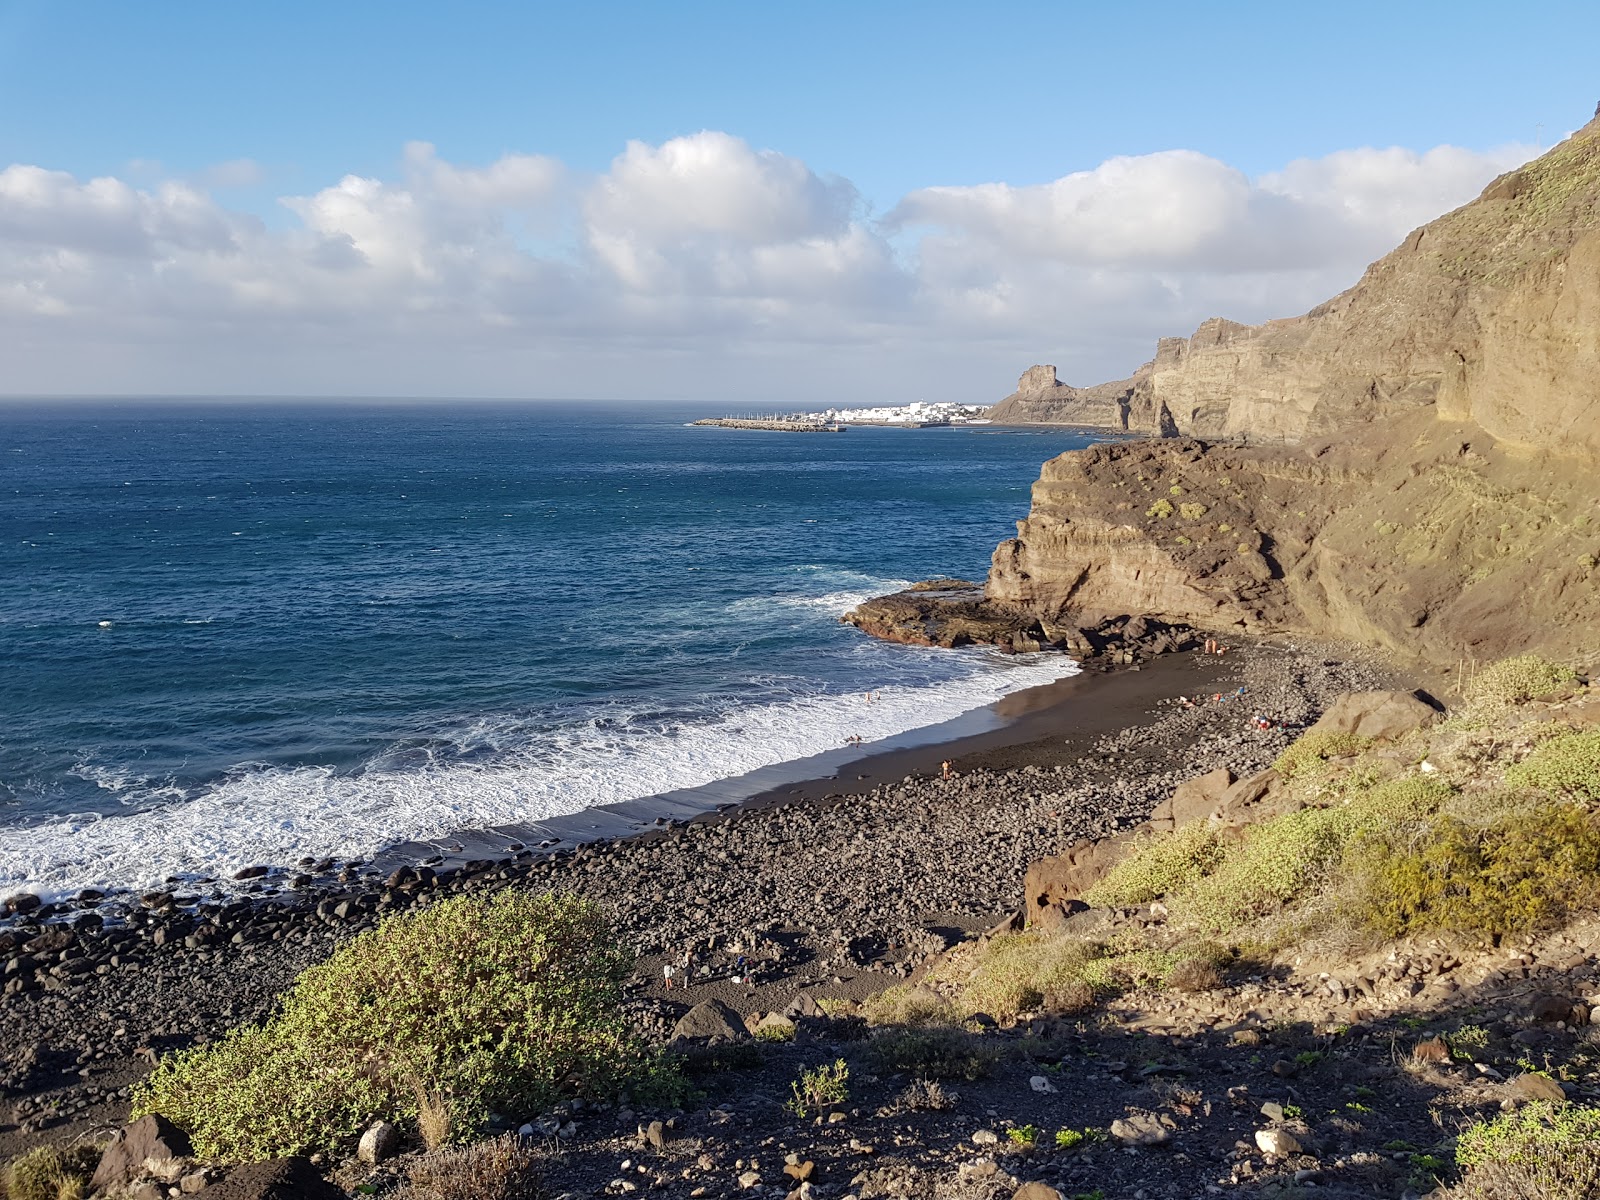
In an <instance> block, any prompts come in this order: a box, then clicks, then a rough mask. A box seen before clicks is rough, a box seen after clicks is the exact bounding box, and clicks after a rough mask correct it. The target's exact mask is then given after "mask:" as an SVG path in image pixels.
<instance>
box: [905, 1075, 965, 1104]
mask: <svg viewBox="0 0 1600 1200" xmlns="http://www.w3.org/2000/svg"><path fill="white" fill-rule="evenodd" d="M960 1100H961V1097H960V1095H959V1094H958V1093H956V1092H952V1091H950V1090H948V1089H947V1088H945V1087H944V1086H943V1085H942V1084H941V1083H940V1082H939V1081H938V1080H937V1079H914V1080H912V1081H911V1084H910V1085H909V1086H908V1087H907V1088H906V1090H905V1091H903V1092H901V1093H900V1095H898V1096H897V1097H895V1104H896V1105H897V1106H898V1107H900V1108H903V1109H906V1110H907V1111H909V1112H948V1111H949V1110H950V1109H952V1108H954V1107H955V1106H956V1105H957V1104H958V1103H960Z"/></svg>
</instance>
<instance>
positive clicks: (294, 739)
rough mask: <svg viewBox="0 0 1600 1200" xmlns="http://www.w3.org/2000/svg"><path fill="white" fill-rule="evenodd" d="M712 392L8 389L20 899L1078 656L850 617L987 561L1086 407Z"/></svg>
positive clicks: (652, 782) (726, 750)
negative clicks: (878, 638) (910, 412)
mask: <svg viewBox="0 0 1600 1200" xmlns="http://www.w3.org/2000/svg"><path fill="white" fill-rule="evenodd" d="M704 415H707V410H706V409H704V408H703V407H701V408H696V407H694V406H684V405H679V406H670V405H657V406H649V407H646V406H642V405H635V406H617V405H609V406H608V405H598V404H585V405H581V406H579V405H571V404H566V405H563V404H553V403H552V404H534V403H527V404H510V403H506V404H487V403H465V402H462V403H451V404H443V403H440V404H426V405H424V404H392V403H391V404H380V403H375V402H345V403H340V404H333V403H328V404H322V405H312V404H297V403H277V404H242V403H237V402H235V403H227V404H224V403H220V402H219V403H185V404H170V403H169V404H158V403H152V402H132V401H129V402H122V403H118V404H115V405H93V406H91V405H84V404H74V405H65V406H62V405H56V406H48V405H42V404H41V405H34V406H30V405H25V404H14V405H11V406H6V407H0V512H3V521H0V584H3V587H0V894H3V893H4V891H6V890H9V889H15V888H18V887H32V888H36V889H41V890H44V891H47V892H57V891H61V890H65V889H70V888H77V887H83V886H101V887H104V886H108V885H109V886H117V887H138V886H143V885H145V884H148V883H150V882H152V881H155V880H158V879H161V878H164V877H166V876H169V875H173V874H181V875H201V874H220V873H226V872H229V871H231V870H234V869H237V868H238V867H240V866H243V865H247V864H252V863H257V862H269V863H293V862H294V861H296V860H298V859H299V858H301V857H302V856H308V855H309V856H316V857H321V856H324V855H353V854H365V853H370V852H373V851H375V850H377V849H380V848H381V847H383V846H385V845H390V844H394V843H396V842H400V841H404V840H407V839H411V838H418V837H437V836H441V835H444V834H447V833H449V832H450V831H452V830H457V829H462V828H473V827H482V826H485V825H492V824H504V823H510V822H515V821H526V820H534V819H539V818H544V817H549V816H554V815H558V814H563V813H571V812H575V811H578V810H581V809H583V808H586V807H589V806H592V805H596V804H603V803H607V802H610V801H617V800H625V799H630V798H634V797H639V796H648V795H653V794H657V793H660V792H663V791H668V790H671V789H676V788H684V787H693V786H698V785H702V784H705V783H708V782H711V781H714V780H717V779H723V778H727V777H730V776H735V775H739V774H742V773H744V772H748V771H751V770H753V769H756V768H760V767H764V766H767V765H769V764H772V763H778V762H784V761H788V760H793V759H797V758H802V757H805V756H808V755H812V754H816V753H819V752H822V751H826V750H830V749H832V748H836V747H838V746H840V745H841V744H842V743H843V741H844V739H845V738H847V737H850V736H852V735H859V736H861V737H863V738H864V739H866V741H867V743H871V742H872V741H874V740H876V739H881V738H886V737H890V736H893V735H896V734H901V733H903V732H904V731H906V730H908V729H912V728H915V727H919V726H925V725H928V724H931V723H934V722H937V721H940V720H944V719H947V718H949V717H953V716H955V715H957V714H959V713H961V712H964V711H967V710H970V709H973V708H976V707H980V706H982V705H985V704H987V703H989V702H991V701H993V700H995V699H997V698H999V697H1000V696H1002V695H1004V694H1006V693H1008V692H1011V691H1014V690H1017V689H1019V688H1022V687H1026V686H1031V685H1034V684H1038V683H1042V682H1047V681H1049V680H1051V679H1055V678H1058V677H1060V676H1061V675H1062V674H1065V673H1067V672H1068V671H1070V670H1071V667H1070V664H1069V663H1068V662H1067V660H1065V659H1063V658H1060V657H1049V658H1031V659H1030V658H1005V657H1002V656H1000V655H998V654H995V653H992V652H988V651H971V652H955V653H951V652H940V651H930V650H922V649H917V648H911V647H904V646H890V645H885V644H881V643H878V642H874V641H872V640H870V639H867V638H865V637H863V636H862V635H860V634H859V633H857V632H856V631H855V630H853V629H851V628H849V627H847V626H843V625H840V624H839V623H838V617H839V615H840V614H842V613H843V612H844V611H845V610H846V609H848V608H849V607H851V606H852V605H853V604H855V603H856V602H858V601H860V600H861V599H864V598H866V597H867V596H870V595H874V594H878V593H881V592H884V591H887V590H892V589H894V588H896V587H898V586H900V585H902V584H903V583H904V582H906V581H907V580H910V579H915V578H922V577H926V576H929V575H933V574H951V575H958V576H964V577H968V578H973V577H981V576H982V573H983V572H984V571H985V570H986V568H987V561H988V556H989V554H990V552H991V551H992V549H993V547H994V545H995V543H996V542H997V541H998V540H1000V539H1001V538H1003V537H1005V536H1007V535H1008V534H1010V533H1011V532H1012V522H1013V521H1014V520H1016V519H1017V518H1019V517H1021V516H1023V515H1024V514H1025V513H1026V510H1027V506H1028V489H1029V486H1030V484H1031V483H1032V481H1033V479H1034V478H1035V477H1036V475H1037V472H1038V467H1039V464H1040V463H1041V462H1042V461H1043V460H1044V459H1046V458H1049V457H1051V456H1052V455H1054V454H1057V453H1060V452H1061V451H1063V450H1067V449H1072V448H1075V447H1078V446H1082V445H1084V444H1086V440H1087V439H1086V438H1085V437H1084V436H1083V435H1081V434H1074V433H1071V432H1068V431H1062V430H1018V429H1005V428H1000V427H992V426H974V427H962V428H952V429H931V430H899V429H875V428H857V429H853V430H851V431H850V432H848V433H845V434H840V435H800V434H777V433H759V432H745V431H735V430H723V429H711V428H690V427H688V426H687V425H686V422H687V421H689V420H692V419H693V418H695V417H697V416H704ZM868 690H872V691H876V692H879V693H880V698H879V700H878V701H877V702H876V703H873V704H870V705H869V704H865V703H864V702H863V697H862V694H863V693H864V692H866V691H868Z"/></svg>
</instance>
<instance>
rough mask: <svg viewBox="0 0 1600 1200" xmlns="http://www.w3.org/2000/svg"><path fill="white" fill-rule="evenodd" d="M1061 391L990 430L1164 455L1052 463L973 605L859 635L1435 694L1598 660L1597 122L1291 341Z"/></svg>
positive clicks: (1189, 344)
mask: <svg viewBox="0 0 1600 1200" xmlns="http://www.w3.org/2000/svg"><path fill="white" fill-rule="evenodd" d="M1054 380H1055V372H1054V368H1034V369H1032V370H1030V371H1029V372H1028V373H1027V374H1026V375H1024V376H1023V380H1022V383H1023V387H1022V388H1021V389H1020V390H1019V392H1018V393H1017V394H1016V395H1014V396H1012V397H1010V398H1008V400H1007V401H1006V402H1004V404H1002V405H1001V406H1000V407H999V408H997V409H996V410H995V412H996V415H997V416H999V417H1000V418H1002V419H1005V420H1013V421H1017V420H1049V421H1055V420H1075V421H1086V420H1096V421H1097V422H1098V423H1099V424H1101V425H1104V426H1107V427H1110V428H1117V429H1122V428H1127V429H1133V430H1142V431H1144V432H1147V433H1152V434H1160V435H1164V436H1162V437H1159V438H1155V439H1150V440H1146V441H1144V442H1141V443H1136V444H1107V445H1101V446H1097V447H1093V448H1091V449H1088V450H1082V451H1074V452H1071V453H1068V454H1065V455H1062V456H1060V457H1059V458H1056V459H1054V460H1052V461H1050V462H1048V463H1046V464H1045V465H1044V468H1043V470H1042V472H1041V474H1040V478H1039V481H1038V483H1037V484H1035V486H1034V489H1033V500H1032V508H1031V510H1030V512H1029V514H1028V516H1027V519H1026V520H1023V521H1021V522H1019V523H1018V527H1017V536H1016V538H1014V539H1011V540H1009V541H1006V542H1004V543H1002V544H1001V545H1000V547H999V548H998V549H997V550H996V551H995V555H994V561H993V564H992V567H991V570H990V573H989V577H988V580H987V583H986V586H985V589H984V593H983V595H982V596H981V597H979V596H974V595H972V594H961V595H952V596H951V597H949V603H948V604H947V605H945V606H944V608H943V610H942V611H941V609H940V605H939V604H938V603H930V600H929V598H928V597H926V596H924V597H921V598H919V599H918V600H917V601H916V604H917V607H918V608H919V609H920V612H919V613H918V614H917V620H916V621H915V622H912V621H911V620H909V619H908V613H909V609H908V603H909V598H908V597H907V596H905V595H902V596H899V597H893V598H888V599H886V600H884V601H873V602H869V603H868V604H867V605H863V606H862V607H861V608H859V609H858V610H857V611H856V612H855V613H853V614H852V615H851V617H850V620H851V621H852V622H853V623H855V624H857V625H859V626H860V627H862V628H863V629H866V630H868V631H869V632H874V633H877V634H878V635H879V636H887V637H901V640H910V641H924V642H929V643H932V644H944V643H945V642H946V641H947V640H948V636H947V635H946V633H945V632H944V631H945V630H946V629H947V628H948V629H952V630H953V632H954V634H955V636H956V637H957V638H958V639H968V640H977V641H991V642H995V643H997V644H1000V645H1013V646H1015V647H1017V648H1021V647H1022V646H1024V645H1026V644H1028V643H1030V642H1040V643H1054V644H1056V645H1061V646H1064V647H1071V648H1074V649H1077V648H1078V647H1077V644H1076V642H1081V640H1082V637H1081V635H1080V634H1079V633H1078V632H1077V631H1080V630H1083V629H1085V628H1089V627H1093V626H1095V625H1097V624H1098V623H1101V622H1104V621H1105V620H1106V619H1108V618H1114V617H1118V616H1122V617H1126V616H1130V615H1132V616H1139V617H1144V618H1148V619H1150V620H1153V621H1159V622H1163V623H1167V624H1175V625H1188V626H1194V627H1197V628H1201V629H1210V630H1219V631H1226V630H1238V631H1242V632H1246V633H1250V634H1263V633H1271V632H1284V631H1292V632H1296V633H1303V634H1304V633H1309V634H1314V635H1319V636H1334V637H1346V638H1352V639H1355V640H1358V641H1361V642H1364V643H1367V644H1369V645H1377V646H1383V647H1385V648H1387V649H1388V650H1390V651H1392V652H1394V653H1396V654H1399V655H1401V656H1403V657H1404V658H1407V659H1409V660H1410V661H1412V662H1414V663H1419V664H1424V663H1425V664H1429V665H1430V667H1431V669H1434V670H1439V671H1443V670H1445V669H1451V670H1454V669H1457V668H1458V667H1459V666H1460V665H1461V664H1469V663H1471V662H1472V661H1475V660H1490V659H1494V658H1498V657H1501V656H1503V655H1506V654H1509V653H1515V652H1518V651H1523V650H1539V651H1543V652H1546V653H1549V654H1552V655H1555V656H1557V657H1562V658H1566V659H1571V660H1574V661H1592V656H1593V655H1595V654H1596V653H1597V650H1596V647H1595V645H1594V639H1593V635H1592V632H1593V629H1594V628H1595V625H1596V621H1597V620H1600V570H1597V567H1596V562H1597V560H1600V492H1597V490H1596V488H1595V487H1594V471H1595V469H1596V465H1597V463H1600V119H1597V120H1596V121H1594V122H1591V123H1590V124H1589V125H1587V126H1585V127H1584V128H1583V129H1581V130H1579V131H1578V132H1577V133H1575V134H1574V135H1573V136H1572V137H1571V138H1569V139H1568V140H1567V141H1565V142H1563V143H1562V144H1561V145H1560V146H1558V147H1556V148H1555V149H1553V150H1551V151H1550V152H1549V153H1548V154H1546V155H1544V156H1543V157H1542V158H1539V159H1537V160H1535V161H1534V162H1532V163H1529V164H1528V165H1527V166H1524V167H1522V168H1521V169H1520V170H1517V171H1514V172H1511V173H1510V174H1508V175H1505V176H1502V177H1501V178H1500V179H1498V180H1496V181H1495V182H1494V183H1493V184H1491V185H1490V186H1489V187H1488V188H1487V189H1486V190H1485V191H1484V193H1483V195H1482V196H1480V197H1479V198H1478V199H1477V200H1475V201H1473V202H1472V203H1471V204H1468V205H1466V206H1464V207H1463V208H1460V209H1458V210H1456V211H1455V212H1453V213H1450V214H1448V215H1446V216H1444V217H1441V218H1440V219H1439V220H1438V221H1435V222H1433V223H1432V224H1430V225H1427V226H1425V227H1423V228H1422V229H1419V230H1417V231H1416V232H1414V233H1413V234H1412V235H1411V236H1410V237H1408V238H1407V239H1406V241H1405V243H1404V244H1403V245H1402V246H1401V247H1399V248H1398V249H1397V250H1395V251H1394V252H1393V253H1392V254H1390V255H1388V256H1387V257H1385V258H1383V259H1381V260H1380V261H1379V262H1377V263H1375V264H1373V266H1372V267H1371V268H1369V269H1368V271H1367V273H1366V275H1365V276H1364V277H1363V278H1362V280H1361V282H1360V283H1358V284H1357V285H1356V286H1355V287H1353V288H1351V289H1350V290H1349V291H1347V292H1345V293H1344V294H1342V295H1340V296H1338V297H1335V298H1334V299H1333V300H1330V301H1329V302H1328V303H1326V304H1324V305H1322V306H1320V307H1319V308H1317V309H1315V310H1313V311H1312V312H1310V313H1308V314H1306V315H1305V316H1303V317H1297V318H1293V319H1291V320H1285V321H1274V322H1269V323H1268V324H1266V325H1262V326H1255V327H1249V326H1243V325H1237V324H1234V323H1231V322H1227V321H1220V320H1218V321H1210V322H1207V323H1206V324H1205V325H1204V326H1202V327H1201V329H1200V330H1199V331H1198V332H1197V333H1196V334H1195V336H1194V337H1193V338H1190V339H1187V340H1185V339H1168V340H1167V341H1164V342H1163V343H1162V345H1161V349H1160V351H1159V353H1158V354H1157V356H1156V358H1155V360H1154V361H1153V362H1151V363H1149V364H1146V365H1145V366H1144V367H1142V368H1140V370H1139V372H1138V373H1137V374H1136V375H1135V376H1134V377H1133V378H1132V379H1130V380H1127V381H1123V382H1122V383H1120V384H1116V385H1111V384H1107V385H1101V386H1100V387H1098V388H1094V389H1086V390H1078V389H1073V388H1069V387H1065V386H1064V385H1056V386H1054V387H1051V386H1048V385H1052V384H1054ZM1091 398H1092V402H1091ZM1097 412H1098V413H1099V414H1100V416H1099V417H1098V418H1097V417H1096V416H1095V414H1096V413H1097ZM905 634H909V635H910V636H902V635H905ZM1075 639H1076V641H1075Z"/></svg>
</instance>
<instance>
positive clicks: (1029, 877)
mask: <svg viewBox="0 0 1600 1200" xmlns="http://www.w3.org/2000/svg"><path fill="white" fill-rule="evenodd" d="M1127 848H1128V839H1127V838H1107V839H1104V840H1102V841H1098V842H1094V841H1081V842H1078V843H1077V844H1076V845H1074V846H1073V847H1072V848H1071V849H1069V850H1067V851H1066V852H1065V853H1062V854H1053V855H1051V856H1050V857H1049V858H1041V859H1039V860H1038V861H1037V862H1032V863H1029V864H1028V870H1027V873H1026V875H1024V877H1023V881H1022V888H1023V908H1022V912H1023V923H1024V925H1027V926H1031V925H1033V924H1034V922H1035V921H1037V920H1039V919H1040V918H1041V917H1042V916H1043V914H1044V910H1045V909H1047V908H1050V907H1051V906H1053V905H1059V904H1062V903H1063V902H1064V901H1068V900H1076V899H1078V897H1080V896H1082V895H1083V893H1084V892H1086V891H1088V890H1089V889H1090V888H1091V887H1093V886H1094V885H1095V884H1097V883H1099V882H1100V880H1101V879H1102V878H1104V877H1105V875H1106V872H1108V871H1110V870H1111V868H1112V867H1114V866H1116V864H1117V863H1118V861H1119V860H1121V858H1122V856H1123V854H1124V853H1126V851H1127Z"/></svg>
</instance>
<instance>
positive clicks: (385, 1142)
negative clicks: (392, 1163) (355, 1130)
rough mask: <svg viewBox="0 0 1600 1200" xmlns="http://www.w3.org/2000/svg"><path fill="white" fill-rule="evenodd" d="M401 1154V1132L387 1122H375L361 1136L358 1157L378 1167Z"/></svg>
mask: <svg viewBox="0 0 1600 1200" xmlns="http://www.w3.org/2000/svg"><path fill="white" fill-rule="evenodd" d="M398 1153H400V1131H399V1130H398V1129H396V1128H395V1127H394V1126H393V1125H391V1124H389V1122H387V1121H374V1122H373V1123H372V1124H371V1125H370V1126H368V1128H367V1131H366V1132H365V1133H363V1134H362V1135H361V1141H360V1143H359V1144H358V1145H357V1146H356V1157H357V1158H358V1159H360V1160H361V1161H362V1162H364V1163H371V1164H373V1165H377V1164H378V1163H381V1162H384V1161H386V1160H388V1159H391V1158H393V1157H394V1156H395V1155H396V1154H398Z"/></svg>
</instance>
